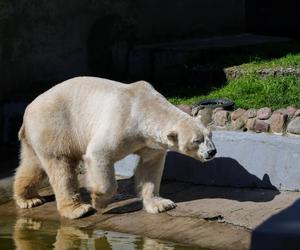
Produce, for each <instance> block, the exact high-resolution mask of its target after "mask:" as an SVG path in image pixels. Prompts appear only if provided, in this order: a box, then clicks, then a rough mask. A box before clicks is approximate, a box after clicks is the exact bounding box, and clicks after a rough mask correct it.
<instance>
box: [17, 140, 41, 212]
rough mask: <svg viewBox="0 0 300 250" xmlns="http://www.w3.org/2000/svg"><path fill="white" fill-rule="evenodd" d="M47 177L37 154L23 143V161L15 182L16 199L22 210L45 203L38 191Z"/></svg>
mask: <svg viewBox="0 0 300 250" xmlns="http://www.w3.org/2000/svg"><path fill="white" fill-rule="evenodd" d="M45 177H46V174H45V172H44V170H43V169H42V168H41V163H40V161H39V159H38V158H37V156H36V154H35V152H34V151H33V149H32V148H31V146H30V145H28V144H27V143H26V142H24V141H22V142H21V160H20V165H19V167H18V168H17V170H16V175H15V181H14V187H13V188H14V199H15V201H16V203H17V205H18V206H19V207H20V208H31V207H35V206H38V205H41V204H43V203H44V200H43V198H42V197H40V196H39V194H38V192H37V190H38V187H39V185H40V184H41V182H42V181H43V180H44V178H45Z"/></svg>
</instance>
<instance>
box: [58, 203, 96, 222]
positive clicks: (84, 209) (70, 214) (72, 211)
mask: <svg viewBox="0 0 300 250" xmlns="http://www.w3.org/2000/svg"><path fill="white" fill-rule="evenodd" d="M92 211H95V209H94V208H93V207H92V206H91V205H90V204H80V205H79V206H76V207H75V208H65V209H63V210H60V213H61V215H62V216H64V217H66V218H69V219H78V218H81V217H83V216H85V215H86V214H88V213H90V212H92Z"/></svg>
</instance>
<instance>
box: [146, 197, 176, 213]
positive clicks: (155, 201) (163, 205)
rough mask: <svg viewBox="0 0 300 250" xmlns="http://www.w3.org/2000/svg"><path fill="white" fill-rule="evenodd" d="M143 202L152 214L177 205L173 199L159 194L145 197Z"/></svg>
mask: <svg viewBox="0 0 300 250" xmlns="http://www.w3.org/2000/svg"><path fill="white" fill-rule="evenodd" d="M143 203H144V208H145V210H146V211H147V212H148V213H151V214H157V213H161V212H164V211H168V210H170V209H173V208H175V207H176V204H175V203H174V202H173V201H171V200H168V199H164V198H161V197H157V196H155V197H152V198H150V199H145V200H144V202H143Z"/></svg>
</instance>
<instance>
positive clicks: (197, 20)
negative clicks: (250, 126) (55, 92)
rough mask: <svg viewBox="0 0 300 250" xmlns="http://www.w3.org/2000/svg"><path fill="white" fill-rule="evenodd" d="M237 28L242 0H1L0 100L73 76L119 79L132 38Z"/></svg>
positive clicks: (160, 37)
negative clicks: (97, 76) (87, 75)
mask: <svg viewBox="0 0 300 250" xmlns="http://www.w3.org/2000/svg"><path fill="white" fill-rule="evenodd" d="M243 30H244V0H242V1H241V0H227V1H226V3H224V1H222V0H205V1H196V0H192V1H170V0H167V1H158V0H154V1H146V0H142V1H134V0H129V1H124V0H119V1H107V0H99V1H95V0H81V1H74V0H66V1H58V0H53V1H45V0H39V1H37V0H18V1H9V0H0V75H1V93H0V101H2V100H7V99H24V98H26V97H28V98H29V99H30V98H31V96H35V95H36V94H37V93H39V92H40V91H41V90H44V89H46V88H48V87H49V86H52V85H53V84H55V83H57V82H59V81H61V80H64V79H66V78H70V77H73V76H77V75H86V74H89V75H99V76H104V77H109V78H113V79H118V78H123V79H124V78H126V77H128V75H126V73H127V56H128V50H130V49H131V48H132V47H133V46H135V45H136V44H138V43H145V42H157V41H159V42H161V41H168V40H173V39H184V38H191V37H199V36H204V35H205V36H207V35H217V34H222V33H234V32H241V31H243Z"/></svg>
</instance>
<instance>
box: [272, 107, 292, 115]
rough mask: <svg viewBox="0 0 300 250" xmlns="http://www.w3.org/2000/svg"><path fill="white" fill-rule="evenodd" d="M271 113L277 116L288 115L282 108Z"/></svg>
mask: <svg viewBox="0 0 300 250" xmlns="http://www.w3.org/2000/svg"><path fill="white" fill-rule="evenodd" d="M273 113H279V114H282V115H287V114H288V111H287V109H285V108H282V109H277V110H275V111H274V112H273ZM271 117H272V116H271Z"/></svg>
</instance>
